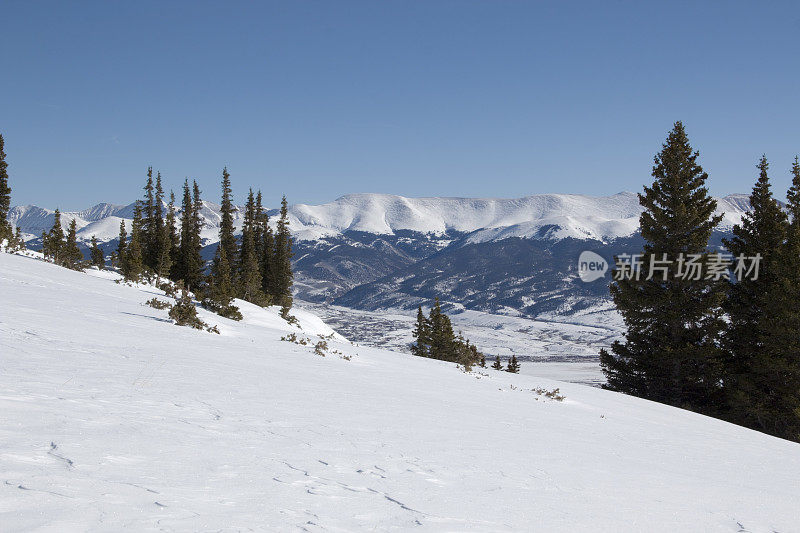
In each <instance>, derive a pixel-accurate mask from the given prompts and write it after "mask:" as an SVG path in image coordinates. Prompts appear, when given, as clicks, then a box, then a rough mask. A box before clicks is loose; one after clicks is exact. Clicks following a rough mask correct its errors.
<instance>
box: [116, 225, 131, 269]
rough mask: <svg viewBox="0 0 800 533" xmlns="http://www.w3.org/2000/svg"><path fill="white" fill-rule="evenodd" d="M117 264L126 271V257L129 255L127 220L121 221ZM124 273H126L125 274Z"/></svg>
mask: <svg viewBox="0 0 800 533" xmlns="http://www.w3.org/2000/svg"><path fill="white" fill-rule="evenodd" d="M115 255H116V262H117V264H116V266H117V268H119V269H120V271H121V272H123V273H124V272H125V258H126V257H127V256H128V232H127V230H126V229H125V221H124V220H121V221H120V223H119V237H118V238H117V252H116V254H115ZM123 275H124V274H123Z"/></svg>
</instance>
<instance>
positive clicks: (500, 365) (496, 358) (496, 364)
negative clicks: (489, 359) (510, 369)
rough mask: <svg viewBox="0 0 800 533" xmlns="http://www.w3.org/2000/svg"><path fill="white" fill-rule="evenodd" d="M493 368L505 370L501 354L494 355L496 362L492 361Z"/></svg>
mask: <svg viewBox="0 0 800 533" xmlns="http://www.w3.org/2000/svg"><path fill="white" fill-rule="evenodd" d="M492 368H493V369H495V370H503V364H502V363H501V362H500V356H499V355H496V356H495V357H494V363H492Z"/></svg>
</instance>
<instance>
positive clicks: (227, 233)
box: [219, 167, 252, 264]
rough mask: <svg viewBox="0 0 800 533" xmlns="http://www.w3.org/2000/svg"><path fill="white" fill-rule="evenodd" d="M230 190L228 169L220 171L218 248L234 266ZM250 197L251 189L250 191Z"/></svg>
mask: <svg viewBox="0 0 800 533" xmlns="http://www.w3.org/2000/svg"><path fill="white" fill-rule="evenodd" d="M232 193H233V191H232V190H231V176H230V174H228V167H225V168H223V169H222V202H221V203H220V217H221V221H220V225H219V246H220V247H222V248H224V249H225V254H226V255H227V256H228V261H229V262H231V263H232V264H236V262H237V261H238V252H239V250H238V246H237V244H236V236H235V235H234V234H233V199H232V196H231V195H232ZM250 193H251V195H252V189H251V191H250Z"/></svg>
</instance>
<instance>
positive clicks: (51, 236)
mask: <svg viewBox="0 0 800 533" xmlns="http://www.w3.org/2000/svg"><path fill="white" fill-rule="evenodd" d="M63 248H64V230H62V229H61V211H59V210H58V208H56V211H55V213H53V227H52V228H50V232H49V233H46V234H42V253H44V255H45V257H49V258H51V259H52V260H53V261H54V262H55V263H60V261H61V251H62V250H63Z"/></svg>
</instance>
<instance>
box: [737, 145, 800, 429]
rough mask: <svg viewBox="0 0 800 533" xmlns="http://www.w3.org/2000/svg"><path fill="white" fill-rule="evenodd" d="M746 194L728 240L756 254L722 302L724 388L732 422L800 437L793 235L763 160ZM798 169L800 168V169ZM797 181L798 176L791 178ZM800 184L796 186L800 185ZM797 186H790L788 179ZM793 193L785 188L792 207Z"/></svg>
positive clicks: (748, 253) (741, 251) (739, 250)
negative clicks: (754, 271) (745, 207)
mask: <svg viewBox="0 0 800 533" xmlns="http://www.w3.org/2000/svg"><path fill="white" fill-rule="evenodd" d="M757 167H758V169H759V171H760V172H759V177H758V180H757V182H756V184H755V186H754V187H753V193H752V194H751V196H750V204H751V207H752V210H751V211H750V212H748V213H746V214H745V215H744V216H743V217H742V223H741V225H736V226H734V228H733V238H732V239H730V240H726V241H725V245H726V246H727V247H728V249H729V250H730V252H731V253H732V254H733V255H734V256H739V255H740V254H741V255H742V256H744V257H754V256H756V254H760V255H761V257H762V259H761V262H760V265H759V271H758V277H757V278H756V277H755V276H754V275H751V276H743V277H742V279H741V280H736V282H735V283H732V284H731V286H730V289H729V291H728V298H727V300H726V302H725V310H726V311H727V312H728V317H729V320H730V324H729V326H728V329H727V332H726V336H725V346H726V348H727V350H728V353H729V355H730V359H729V360H728V361H727V368H728V373H727V375H726V376H725V381H724V386H725V390H726V392H727V398H728V400H729V402H730V403H729V407H730V412H729V413H726V418H728V419H729V420H731V421H734V422H737V423H740V424H743V425H746V426H748V427H752V428H754V429H758V430H760V431H764V432H767V433H770V434H773V435H776V436H780V437H786V438H795V439H797V438H800V412H797V413H795V412H794V410H795V409H797V408H800V403H798V400H800V381H799V380H798V377H800V375H798V368H797V365H798V360H797V355H798V354H800V352H798V351H797V346H798V339H797V337H798V331H800V330H799V329H797V326H798V325H800V322H798V321H797V301H796V300H794V299H793V297H795V296H797V293H798V290H797V281H798V277H797V276H798V271H797V270H793V269H795V268H797V266H798V262H799V261H798V255H797V252H798V251H800V249H798V248H796V246H797V244H796V243H797V242H798V240H797V239H796V236H795V235H794V234H793V231H792V226H790V225H789V222H788V219H787V216H786V213H784V211H783V210H782V209H781V207H780V205H779V204H778V202H777V200H776V199H775V198H774V197H773V195H772V191H771V188H770V183H769V177H768V175H767V170H768V163H767V159H766V157H762V158H761V161H759V164H758V166H757ZM798 173H800V169H798ZM795 181H800V180H798V179H796V180H795ZM798 184H800V183H798ZM793 185H794V184H793ZM793 196H794V194H793V190H792V189H790V190H789V197H790V210H794V209H795V208H797V206H794V207H792V198H793Z"/></svg>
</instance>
